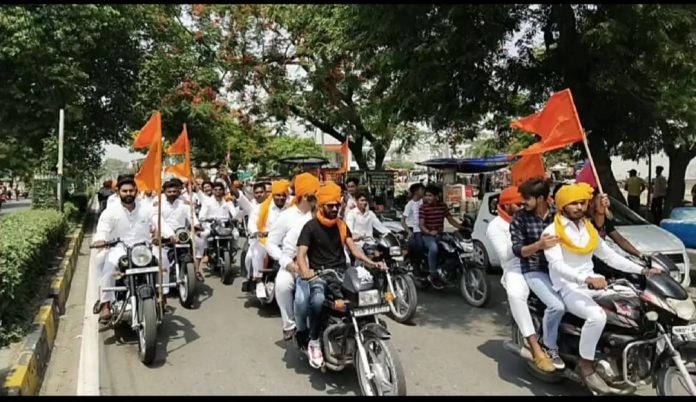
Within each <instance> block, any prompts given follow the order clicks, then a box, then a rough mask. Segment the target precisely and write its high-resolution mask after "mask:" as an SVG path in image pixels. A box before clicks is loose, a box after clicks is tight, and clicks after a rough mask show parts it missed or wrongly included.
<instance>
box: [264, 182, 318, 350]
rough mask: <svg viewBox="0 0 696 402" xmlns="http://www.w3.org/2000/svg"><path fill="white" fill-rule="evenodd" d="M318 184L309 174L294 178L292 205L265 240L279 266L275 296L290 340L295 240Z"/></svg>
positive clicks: (303, 223)
mask: <svg viewBox="0 0 696 402" xmlns="http://www.w3.org/2000/svg"><path fill="white" fill-rule="evenodd" d="M319 185H320V184H319V179H317V178H316V177H315V176H314V175H312V174H310V173H302V174H300V175H298V176H296V177H295V180H294V192H295V198H294V199H293V204H292V206H290V207H289V208H288V209H286V210H285V211H283V212H281V213H280V215H278V220H277V222H276V223H275V224H274V225H273V227H272V228H271V230H270V231H269V233H268V241H267V242H266V252H268V255H270V256H271V258H273V259H274V260H276V261H278V263H279V265H280V270H279V271H278V274H277V275H276V279H275V295H276V300H277V302H278V307H280V316H281V318H282V322H283V339H285V340H290V339H292V335H293V333H294V332H295V329H296V328H297V325H296V324H295V311H294V306H293V300H294V293H295V277H296V276H297V264H296V263H295V256H296V255H297V239H298V237H299V236H300V232H301V231H302V228H303V227H304V225H305V223H307V222H308V221H309V220H311V219H312V211H313V209H314V204H315V202H316V198H315V195H314V193H315V192H316V191H317V190H318V189H319Z"/></svg>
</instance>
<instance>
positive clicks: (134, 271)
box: [126, 267, 159, 275]
mask: <svg viewBox="0 0 696 402" xmlns="http://www.w3.org/2000/svg"><path fill="white" fill-rule="evenodd" d="M149 273H159V267H145V268H131V269H127V270H126V275H137V274H149Z"/></svg>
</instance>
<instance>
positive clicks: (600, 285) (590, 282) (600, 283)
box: [585, 276, 607, 289]
mask: <svg viewBox="0 0 696 402" xmlns="http://www.w3.org/2000/svg"><path fill="white" fill-rule="evenodd" d="M585 283H586V284H587V287H588V288H590V289H606V287H607V280H606V279H604V278H603V277H599V276H588V277H587V278H586V279H585Z"/></svg>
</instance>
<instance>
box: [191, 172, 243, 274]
mask: <svg viewBox="0 0 696 402" xmlns="http://www.w3.org/2000/svg"><path fill="white" fill-rule="evenodd" d="M224 197H225V185H224V184H222V182H219V181H216V182H215V183H214V184H213V196H212V197H210V198H208V199H207V200H205V202H204V203H203V206H202V207H201V211H200V213H199V214H198V219H199V220H201V221H202V220H205V219H222V220H228V219H236V217H237V215H238V214H239V210H238V209H237V208H236V207H235V206H234V204H232V202H231V201H226V200H225V198H224ZM208 236H210V225H209V224H206V225H205V226H204V230H203V231H202V232H200V233H198V236H196V262H195V263H196V272H200V264H201V260H202V259H203V253H204V251H205V247H206V244H207V241H208ZM201 278H202V276H201V277H199V278H198V279H199V280H201Z"/></svg>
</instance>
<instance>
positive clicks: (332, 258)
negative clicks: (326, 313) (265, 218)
mask: <svg viewBox="0 0 696 402" xmlns="http://www.w3.org/2000/svg"><path fill="white" fill-rule="evenodd" d="M317 207H318V210H317V214H316V217H315V218H314V219H312V220H310V221H309V222H307V223H306V224H305V226H304V227H303V228H302V232H301V233H300V237H299V238H298V240H297V246H298V248H297V265H298V267H299V271H300V277H301V278H302V279H301V280H298V281H297V291H296V295H295V314H296V316H297V324H298V331H297V332H298V339H301V341H300V342H302V340H304V337H305V336H306V335H305V330H306V329H305V325H306V321H307V320H306V318H308V319H309V343H308V347H307V351H308V354H309V364H310V365H311V366H312V367H314V368H320V367H321V366H322V365H323V363H324V356H323V354H322V351H321V342H320V340H319V336H320V325H321V322H320V318H321V311H322V307H323V303H324V294H325V291H326V282H325V281H324V280H323V279H321V278H315V270H316V271H321V270H323V269H341V270H344V269H345V268H346V255H345V249H344V247H345V246H348V249H349V250H350V252H351V254H353V255H354V256H355V257H356V258H357V259H358V260H360V261H363V262H365V263H366V264H368V265H370V266H377V265H378V264H377V263H375V262H374V261H372V260H371V259H369V258H368V257H367V256H366V255H365V254H364V253H363V252H362V250H361V249H360V248H359V247H358V246H356V244H355V242H354V241H353V238H352V234H351V232H350V229H348V227H347V225H346V224H345V223H344V222H343V221H342V220H340V219H338V211H339V209H340V208H341V187H339V186H338V185H336V183H334V182H328V183H326V184H325V185H324V186H322V187H321V188H320V189H319V190H318V191H317ZM309 267H312V269H310V268H309ZM307 309H308V310H307ZM305 317H306V318H305Z"/></svg>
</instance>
